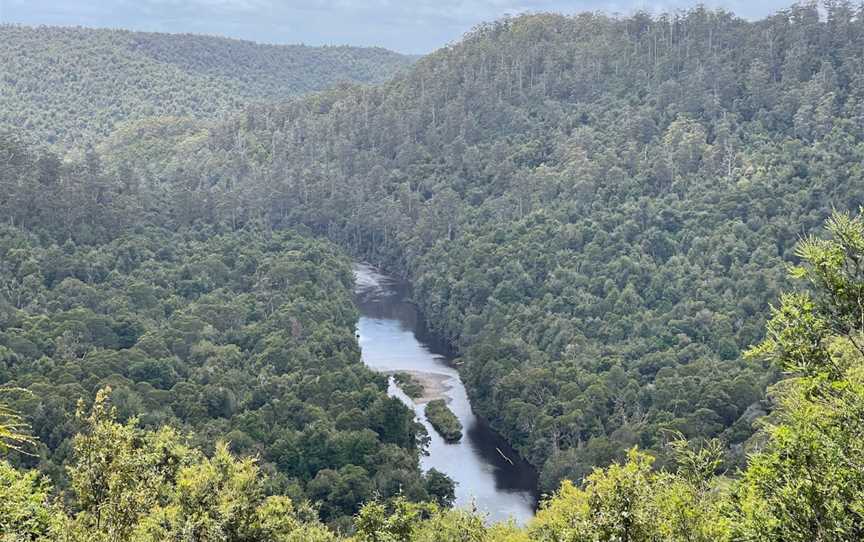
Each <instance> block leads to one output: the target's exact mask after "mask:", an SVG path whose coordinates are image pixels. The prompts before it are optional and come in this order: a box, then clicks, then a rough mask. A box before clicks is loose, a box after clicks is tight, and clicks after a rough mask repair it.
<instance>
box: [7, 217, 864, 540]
mask: <svg viewBox="0 0 864 542" xmlns="http://www.w3.org/2000/svg"><path fill="white" fill-rule="evenodd" d="M829 231H830V232H831V234H832V238H831V239H828V240H817V239H808V240H806V241H804V242H803V243H802V244H801V245H800V247H799V250H798V254H799V255H800V256H801V258H802V259H803V260H804V265H803V266H800V267H796V268H795V269H793V272H792V276H793V277H795V278H796V279H799V280H803V281H806V285H807V286H808V288H807V289H805V290H803V291H801V292H797V293H792V294H787V295H785V296H784V297H783V298H782V302H781V305H780V307H778V308H776V309H774V311H773V316H772V318H771V320H770V322H769V323H768V336H767V338H766V340H765V341H764V342H762V343H761V344H760V345H759V346H757V347H756V348H754V349H752V350H751V351H750V356H751V357H762V358H765V359H769V360H771V361H772V363H774V364H775V365H776V366H777V368H778V369H779V370H781V371H783V372H784V374H786V375H787V376H788V378H787V379H785V380H783V381H781V382H780V383H778V384H777V385H776V386H775V387H774V388H773V390H772V395H773V396H774V397H775V398H776V401H777V408H776V410H775V411H774V412H773V413H772V415H771V419H770V422H769V423H768V424H766V426H765V428H764V430H763V431H762V433H761V434H760V438H761V439H762V440H763V447H762V449H761V450H760V451H759V452H757V453H755V454H753V455H752V456H751V457H750V463H749V465H748V466H747V468H746V470H744V472H743V473H742V476H740V477H736V478H727V477H725V476H718V475H717V473H718V472H719V471H721V469H722V467H723V465H722V464H723V460H722V456H723V453H724V451H723V446H722V444H721V443H720V442H719V441H717V440H710V441H705V442H704V443H703V444H701V445H693V444H690V443H688V442H687V441H685V440H683V439H682V438H680V436H679V437H675V438H673V439H672V440H671V441H670V443H669V445H668V448H669V452H670V456H671V457H672V458H673V459H674V464H675V467H676V468H675V470H674V471H670V470H667V469H663V468H660V469H653V468H652V466H653V463H654V458H653V457H652V456H651V455H649V454H647V453H644V452H640V451H638V450H636V449H635V448H634V449H632V450H630V452H629V453H628V457H627V460H626V461H625V462H622V463H614V464H612V465H611V466H609V467H608V468H605V469H595V470H594V471H593V472H592V474H590V475H589V476H588V477H587V478H586V479H585V481H584V484H582V486H581V487H577V486H576V485H574V484H573V483H572V482H570V481H564V482H563V483H562V484H561V487H560V488H559V489H558V491H556V492H555V494H554V495H553V496H552V497H551V498H550V499H549V500H548V501H546V503H545V504H544V505H543V508H542V510H541V511H540V513H539V514H538V515H537V518H536V519H534V520H533V521H532V522H531V523H530V524H529V525H528V526H527V527H526V528H524V529H521V528H517V527H515V526H513V525H509V524H500V525H493V526H486V525H484V522H483V518H482V517H480V516H478V515H477V514H475V513H472V512H469V511H467V510H456V511H454V510H446V509H444V508H442V507H441V506H439V505H438V504H434V503H412V502H408V501H407V500H406V499H405V498H403V497H401V496H398V497H396V498H394V499H390V500H388V501H380V500H373V501H371V502H369V503H367V504H365V505H364V506H363V507H362V508H361V509H360V511H359V512H358V513H357V515H356V516H355V517H354V529H355V534H354V536H353V538H351V539H350V540H354V541H357V542H360V541H367V542H379V541H400V542H452V541H454V540H472V541H476V542H487V541H488V542H530V541H537V542H560V541H582V540H610V541H611V540H626V541H631V542H654V541H659V540H663V541H665V542H732V541H736V542H744V541H752V542H757V541H758V542H773V541H776V542H781V541H782V542H788V541H793V542H795V541H800V542H804V541H808V542H809V541H814V540H818V541H824V542H835V541H836V542H846V541H854V540H861V538H862V537H864V474H862V473H864V454H862V451H864V450H862V443H864V352H862V351H861V346H860V345H861V344H862V341H864V325H862V322H864V308H862V307H864V301H862V300H864V267H862V266H861V265H860V264H861V262H862V261H864V219H862V217H861V216H858V217H856V218H850V217H849V216H848V215H844V214H835V215H834V217H833V218H832V219H831V221H830V222H829ZM107 397H108V393H107V390H103V391H100V392H99V393H97V395H96V399H95V401H94V402H93V406H92V408H91V409H90V410H89V414H85V409H84V408H83V404H81V405H79V415H78V419H79V420H81V422H82V432H81V433H80V434H79V435H78V436H76V437H75V439H74V440H73V441H72V446H71V448H72V462H71V464H70V467H69V476H70V479H71V484H70V487H71V490H72V494H73V495H74V506H73V507H67V505H66V504H64V503H63V502H61V501H60V500H58V499H56V498H54V497H52V495H51V487H50V485H49V484H48V482H47V481H46V480H44V479H40V478H39V476H38V475H37V474H36V472H35V471H34V472H29V473H23V472H20V471H16V470H14V469H12V468H11V467H10V466H9V464H8V463H6V462H0V481H2V482H3V483H2V484H0V497H2V498H0V527H2V528H3V529H4V532H6V533H15V534H16V535H18V537H17V538H16V537H12V538H11V539H10V538H8V537H7V539H10V540H35V541H48V540H51V541H53V540H68V541H75V540H88V541H90V540H131V541H136V542H137V541H150V540H153V541H155V540H179V539H189V538H184V537H190V536H191V537H192V538H191V539H194V540H224V541H227V542H241V541H246V540H256V541H262V542H269V541H273V542H281V541H288V540H291V541H295V540H296V541H299V540H310V541H316V540H328V541H329V540H333V541H335V540H345V539H344V538H343V537H341V536H339V535H337V534H336V533H333V532H332V531H329V530H328V529H327V528H326V527H325V526H323V525H321V524H320V523H318V521H317V519H316V518H315V513H314V511H312V510H310V509H309V507H308V506H307V505H305V504H301V505H299V506H298V505H295V504H294V502H295V501H292V500H291V499H290V498H287V497H284V496H267V492H266V486H267V480H266V474H265V473H263V472H262V471H261V470H260V469H259V467H258V466H257V465H256V464H255V462H254V461H253V460H250V459H242V460H241V459H237V458H235V457H234V456H232V454H231V453H230V452H229V450H228V448H227V446H225V445H223V444H219V445H217V446H216V448H215V450H214V451H213V453H212V454H211V455H204V454H202V453H201V452H200V451H198V450H196V449H193V448H190V447H189V446H187V445H186V444H185V443H184V441H183V438H182V437H181V435H179V434H178V433H177V432H176V431H175V430H172V429H169V428H161V429H158V430H152V431H148V430H142V429H140V428H139V427H138V424H137V420H135V419H132V420H130V421H129V422H128V423H126V424H120V423H118V422H117V421H116V416H117V413H116V411H115V409H113V408H111V407H110V406H109V405H108V403H107ZM431 474H432V473H430V475H431ZM451 489H452V486H451Z"/></svg>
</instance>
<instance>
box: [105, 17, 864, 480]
mask: <svg viewBox="0 0 864 542" xmlns="http://www.w3.org/2000/svg"><path fill="white" fill-rule="evenodd" d="M826 6H827V7H826V9H827V16H826V17H825V18H824V19H823V18H820V15H819V13H818V11H817V9H816V8H815V7H813V6H796V7H793V8H790V9H789V10H786V11H783V12H780V13H778V14H776V15H774V16H772V17H769V18H767V19H765V20H761V21H757V22H749V21H745V20H743V19H740V18H737V17H735V16H734V15H732V14H730V13H727V12H723V11H708V10H706V9H694V10H691V11H688V12H686V13H681V14H678V15H674V16H671V15H664V16H661V17H657V18H652V17H650V16H648V15H645V14H636V15H634V16H632V17H627V18H613V17H607V16H603V15H597V14H581V15H577V16H573V17H566V16H560V15H552V14H540V15H528V16H523V17H518V18H513V19H509V20H505V21H500V22H497V23H494V24H489V25H486V26H483V27H481V28H479V29H477V30H476V31H475V32H473V33H472V34H470V35H468V36H467V37H466V38H465V39H464V40H463V41H462V42H461V43H459V44H456V45H454V46H452V47H448V48H446V49H443V50H441V51H438V52H436V53H434V54H432V55H429V56H428V57H425V58H423V59H421V60H420V61H419V62H418V63H417V65H416V66H415V67H414V68H413V69H412V70H410V71H409V72H407V73H406V74H403V75H401V76H399V77H397V78H396V79H394V80H393V81H391V82H388V83H384V84H383V85H380V86H377V87H372V88H369V87H356V88H351V87H343V88H340V89H335V90H333V91H329V92H325V93H322V94H318V95H315V96H314V97H310V98H308V99H299V100H293V101H291V102H289V103H286V104H282V105H277V106H264V107H253V108H250V109H249V110H248V111H247V112H246V114H244V115H243V116H241V117H238V118H235V119H234V120H233V121H229V122H227V123H224V124H223V125H221V126H218V127H215V128H211V129H207V128H202V127H200V126H199V127H180V128H178V129H177V130H176V131H175V133H174V134H173V135H172V137H174V138H175V139H174V140H172V141H174V142H175V143H176V144H177V145H179V146H180V147H182V148H183V149H184V152H183V158H178V157H177V156H174V155H172V156H171V158H170V160H167V161H166V160H161V159H160V156H159V155H154V154H152V153H151V154H148V153H147V149H146V148H143V146H139V147H135V146H133V147H132V149H134V152H126V153H122V152H121V153H118V154H116V156H118V157H121V158H120V159H119V160H118V161H116V162H114V163H113V164H111V166H110V167H114V168H115V169H116V168H125V170H127V171H135V172H137V174H138V175H140V176H141V178H147V179H149V181H148V182H149V183H150V184H151V186H154V187H157V188H155V192H154V194H155V195H154V197H156V198H158V199H159V201H161V202H163V203H162V204H163V205H165V206H167V207H169V208H170V207H171V206H172V203H171V202H172V201H174V200H176V201H185V199H186V197H185V196H184V191H185V190H187V189H190V188H189V184H188V183H189V182H190V179H194V182H193V184H194V188H191V190H192V192H193V193H198V194H199V196H198V197H197V198H196V201H198V202H199V203H200V202H202V201H203V202H206V203H203V204H202V205H201V206H197V207H196V209H195V211H194V213H190V212H189V211H182V212H181V211H179V210H178V211H176V212H175V215H176V216H178V217H182V218H183V220H191V221H194V220H201V219H204V218H205V217H218V218H217V219H218V220H223V221H224V220H230V221H231V222H232V223H234V224H248V223H253V222H264V223H267V224H270V225H273V226H280V225H296V224H304V225H306V226H308V227H311V228H313V230H314V231H317V232H319V233H321V234H323V235H327V236H329V237H330V238H331V239H333V240H335V241H337V242H338V243H340V244H341V245H342V246H344V247H345V248H346V249H348V250H349V251H351V252H353V253H354V254H356V255H359V256H361V257H363V258H366V259H368V260H370V261H374V262H378V263H380V264H383V265H384V266H385V267H387V268H388V269H389V270H391V271H393V272H397V273H401V274H403V275H405V276H407V277H408V278H410V279H411V281H412V282H413V284H414V285H415V287H416V292H415V297H416V299H417V302H418V303H419V305H420V307H421V308H422V310H423V312H424V313H425V315H426V317H427V318H428V320H429V322H430V324H431V325H432V326H433V327H434V328H435V329H436V330H437V331H438V332H439V333H440V334H441V335H442V336H443V337H445V338H446V339H447V340H449V341H450V342H451V344H452V345H453V346H454V347H455V348H456V349H458V350H459V351H460V352H461V354H462V361H463V362H464V364H463V375H464V377H465V379H466V381H467V384H468V386H469V390H470V393H471V396H472V399H473V401H474V405H475V408H476V409H477V410H478V412H480V413H481V414H482V415H483V416H485V417H487V418H488V419H489V420H490V421H491V422H492V424H493V425H494V426H495V427H496V428H497V429H498V430H499V431H500V432H501V433H502V434H503V435H504V436H506V437H507V438H508V440H509V441H510V442H511V443H512V444H513V445H514V446H515V447H516V448H517V449H518V450H519V451H520V452H521V453H522V454H523V455H524V456H525V457H526V458H527V459H529V460H530V461H531V462H532V463H534V464H535V465H538V466H540V467H541V468H542V471H543V476H542V478H543V484H544V487H545V488H553V487H555V486H556V485H557V481H558V480H559V479H561V478H572V479H576V480H578V479H580V478H581V477H582V476H584V475H585V474H586V473H588V472H590V470H591V468H592V467H593V466H595V465H601V464H605V463H608V462H609V461H612V460H615V459H622V458H623V454H624V452H625V450H627V449H628V448H630V447H631V446H634V445H638V446H640V447H641V448H644V449H649V450H652V451H653V452H654V453H656V454H658V455H659V456H660V457H661V463H662V461H663V455H664V452H663V449H664V443H665V441H666V439H667V436H666V435H668V434H669V432H670V431H679V432H681V433H683V434H684V435H686V436H687V437H688V438H711V437H722V438H723V439H725V441H726V442H727V444H728V445H729V446H730V454H731V455H730V457H729V459H730V460H731V461H732V464H736V462H741V461H743V459H744V453H743V452H744V448H743V447H742V446H743V444H744V443H745V442H746V441H747V439H748V438H749V436H750V435H751V434H752V431H753V429H752V427H751V423H752V421H753V420H754V419H755V418H756V417H758V416H759V415H760V414H764V412H766V411H767V410H770V408H771V405H770V403H764V402H762V398H763V396H764V391H765V389H766V386H768V385H769V384H770V383H771V382H773V381H774V380H775V379H776V378H777V374H776V373H775V372H774V371H773V370H771V369H769V368H768V367H767V366H763V365H761V364H758V363H753V362H749V361H745V360H743V359H742V357H741V352H742V351H743V350H744V349H745V348H747V347H748V346H749V345H751V344H754V343H755V342H757V341H759V340H760V338H761V337H762V329H763V324H764V321H765V318H766V315H767V314H768V309H769V303H770V302H771V301H772V300H774V299H776V298H777V296H778V295H779V292H780V290H781V289H782V288H783V287H784V286H785V285H786V284H787V282H786V277H785V274H786V265H787V263H788V262H790V261H794V259H795V256H794V254H793V247H794V246H795V243H796V242H797V240H798V238H799V237H800V236H801V235H802V234H806V233H808V232H811V231H814V230H815V229H816V228H818V226H819V225H820V224H821V223H822V221H823V220H824V219H825V218H826V217H827V216H828V215H829V214H830V211H831V209H832V208H836V209H855V208H857V206H858V205H860V204H861V203H862V202H864V188H862V187H864V182H862V178H861V176H862V170H861V168H860V163H861V161H862V160H861V159H862V152H864V145H862V141H864V139H862V137H864V133H862V130H861V124H860V122H858V121H857V120H856V119H860V115H861V114H862V110H861V103H864V102H862V100H861V99H860V97H861V96H862V94H864V79H861V78H860V77H859V75H858V74H860V73H861V70H860V68H861V67H862V64H864V56H862V54H861V50H862V47H861V46H862V45H864V26H862V22H861V21H862V19H861V18H860V17H858V16H857V11H855V10H853V9H852V8H851V7H849V5H848V4H846V3H843V2H839V3H838V2H833V3H828V4H826ZM181 128H182V129H181ZM205 134H206V135H205ZM129 140H130V141H132V142H133V143H134V142H135V141H137V140H138V138H129ZM119 148H120V149H123V148H124V146H123V145H120V147H119ZM125 148H127V149H128V148H129V147H125ZM172 194H174V195H173V196H172Z"/></svg>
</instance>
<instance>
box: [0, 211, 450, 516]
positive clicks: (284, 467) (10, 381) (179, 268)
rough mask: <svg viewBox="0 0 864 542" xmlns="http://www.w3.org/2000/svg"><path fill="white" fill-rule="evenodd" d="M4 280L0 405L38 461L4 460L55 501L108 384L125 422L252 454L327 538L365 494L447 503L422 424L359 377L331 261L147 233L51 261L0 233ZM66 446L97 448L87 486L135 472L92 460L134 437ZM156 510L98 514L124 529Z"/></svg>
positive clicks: (237, 236) (296, 247)
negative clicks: (310, 506)
mask: <svg viewBox="0 0 864 542" xmlns="http://www.w3.org/2000/svg"><path fill="white" fill-rule="evenodd" d="M43 227H46V229H47V228H50V226H49V225H47V224H43ZM0 267H2V268H3V273H2V275H3V279H2V280H3V281H4V287H5V288H6V290H5V291H6V292H8V296H9V298H10V299H12V300H13V306H14V309H15V312H14V316H13V318H12V320H11V321H10V322H9V323H8V324H7V325H5V326H3V327H2V328H0V347H2V348H3V349H4V351H5V352H7V353H6V354H5V356H7V357H8V358H9V359H11V360H14V361H13V362H9V363H6V362H4V363H2V364H0V382H2V383H4V384H7V385H9V386H17V387H20V388H25V389H26V390H29V393H22V394H15V395H10V396H9V398H10V402H11V404H10V406H11V407H12V408H14V409H15V410H17V411H18V412H22V413H26V416H25V417H24V418H25V419H20V418H11V417H8V418H7V420H8V422H6V427H8V428H9V429H10V430H13V429H14V430H16V431H17V432H18V433H20V432H21V429H22V428H23V426H22V425H21V424H23V423H24V422H25V421H26V422H27V423H29V425H30V426H32V431H33V435H34V436H35V437H38V444H34V445H32V446H28V447H23V446H21V445H20V444H21V442H20V441H19V444H18V445H15V444H13V443H12V442H11V441H8V442H10V444H12V445H15V446H16V447H18V448H23V449H24V451H25V452H26V451H28V450H29V451H30V453H32V454H34V455H33V456H26V455H22V454H18V453H16V454H14V455H13V456H12V459H13V461H14V462H15V463H16V464H18V465H21V466H26V467H38V468H39V469H40V470H42V471H43V472H46V473H49V474H50V475H51V476H52V478H53V480H54V482H55V483H56V484H57V485H58V486H59V487H61V488H64V487H66V485H67V483H68V480H67V477H66V476H65V474H64V470H63V467H64V465H65V464H66V463H67V461H68V449H69V447H70V445H73V444H74V442H73V441H72V437H73V436H74V435H75V434H76V433H79V432H81V430H82V420H80V419H76V418H75V417H74V412H75V409H76V404H77V403H78V400H79V399H80V398H83V399H84V401H85V404H88V405H89V404H90V402H92V401H93V400H94V398H95V397H96V393H97V391H98V390H99V389H100V388H103V387H105V386H111V388H112V392H111V400H112V403H113V405H114V407H113V408H114V409H115V410H116V413H117V415H118V417H119V418H120V419H121V420H123V421H126V420H137V422H136V423H138V424H140V425H141V426H144V427H147V428H152V429H158V428H160V427H162V426H165V425H170V426H173V427H178V428H181V429H182V430H183V431H185V432H189V433H191V434H192V435H193V437H192V438H193V444H194V445H196V446H197V447H200V448H202V449H205V450H207V451H212V446H213V444H212V443H213V442H214V441H216V440H227V441H228V445H229V446H230V448H231V450H232V451H233V452H234V453H237V454H240V455H243V456H260V457H261V461H262V465H263V466H264V467H265V468H266V469H267V470H268V471H270V472H273V473H276V475H274V476H273V477H272V479H271V480H270V482H268V483H269V484H271V485H270V486H269V487H268V491H275V492H283V491H284V492H290V493H289V494H290V495H291V496H292V497H295V498H297V499H300V500H304V499H306V498H310V499H314V500H316V501H320V502H321V516H322V518H324V519H325V520H326V521H328V522H340V521H341V522H342V523H345V522H346V521H350V517H351V516H353V515H354V514H355V513H356V512H357V511H358V510H359V507H360V505H361V504H362V503H363V502H366V501H367V500H369V499H371V498H372V496H373V495H380V496H381V497H383V498H389V497H391V496H393V495H395V494H396V493H397V492H400V491H402V492H404V493H405V494H406V495H410V498H412V499H415V500H425V499H430V498H435V499H439V498H440V499H444V501H442V502H445V501H446V491H445V492H444V493H443V496H442V494H441V492H440V489H441V488H440V487H438V488H436V493H434V494H430V493H429V491H428V490H427V487H429V482H428V481H427V478H426V477H425V476H423V475H422V474H421V472H420V469H419V454H420V450H421V447H422V446H423V443H424V439H425V438H426V434H425V430H424V429H423V427H422V425H421V424H419V423H417V422H416V421H415V420H414V413H413V412H412V411H411V410H410V409H408V408H407V407H405V406H404V405H402V404H401V403H400V402H399V401H398V400H397V399H393V398H389V397H387V395H386V384H387V383H386V378H385V377H383V376H381V375H377V374H375V373H373V372H371V371H370V370H368V369H366V368H365V366H364V365H363V364H362V362H361V361H360V356H359V349H358V346H357V343H356V341H355V338H354V325H355V323H356V318H357V313H356V309H355V308H354V307H353V304H352V301H351V295H352V294H351V289H352V287H353V278H352V275H351V268H350V264H349V261H348V260H347V259H346V258H345V257H344V256H342V255H340V254H339V253H338V252H337V251H336V250H335V248H334V247H332V246H331V245H329V244H327V243H325V242H321V241H312V240H309V239H306V238H303V237H301V236H299V235H296V234H291V233H272V232H270V233H268V232H263V231H254V230H250V231H245V232H236V233H231V232H224V233H217V232H212V233H211V234H209V235H207V234H199V233H191V232H190V233H174V232H171V231H169V230H166V229H163V228H151V229H147V228H143V227H142V228H141V229H140V230H139V231H137V232H136V233H129V234H125V235H120V236H119V237H117V238H116V239H113V240H111V239H108V240H105V241H104V242H101V243H99V244H96V245H87V244H76V243H74V242H67V243H64V244H63V245H62V247H61V246H58V245H56V244H54V243H53V242H51V241H50V240H45V241H42V240H40V239H39V238H38V237H37V236H36V235H34V234H29V233H27V232H25V231H22V230H21V229H18V228H12V227H8V226H2V227H0ZM13 422H14V423H13ZM16 428H17V429H16ZM118 431H120V429H118ZM166 431H167V429H166ZM19 438H21V437H19ZM78 438H79V440H80V439H91V441H92V442H91V444H92V446H91V445H82V446H83V448H84V449H92V450H93V453H94V454H96V456H94V457H93V458H91V459H88V461H87V462H86V464H88V465H91V466H92V468H93V469H94V472H97V473H98V472H101V473H105V475H106V476H107V473H110V472H115V471H117V472H124V471H125V470H128V468H132V467H131V466H123V465H121V464H119V463H112V461H114V462H118V461H119V462H122V461H126V459H124V458H122V457H119V456H112V457H102V456H101V455H99V454H100V453H101V452H100V451H99V446H98V445H97V443H98V442H99V441H100V440H101V439H109V440H110V439H114V440H118V439H119V440H122V439H129V438H133V437H132V436H131V434H130V433H128V431H127V432H125V433H123V432H122V431H121V433H120V434H116V435H96V436H92V435H88V434H87V433H86V432H85V433H83V434H82V436H79V437H78ZM153 438H156V437H155V436H154V437H153ZM136 460H139V461H147V460H148V459H147V458H145V457H142V456H139V455H134V456H133V457H131V458H129V461H133V462H134V461H136ZM106 461H107V463H106ZM94 476H95V474H94ZM328 476H329V478H328ZM122 479H123V480H127V481H128V483H129V484H132V485H139V484H141V485H142V487H143V486H146V484H147V483H148V481H150V482H153V483H158V481H157V480H155V479H154V478H153V477H152V476H147V477H145V478H144V479H142V480H135V479H130V478H128V476H126V475H125V474H124V475H123V477H122ZM113 483H114V482H113V481H111V480H103V481H100V482H98V484H97V482H96V481H88V482H87V483H86V485H87V486H88V487H91V486H94V484H95V485H98V486H100V487H102V486H111V485H112V484H113ZM331 484H332V487H330V485H331ZM337 488H338V489H337ZM77 490H78V491H79V493H80V494H81V495H84V494H85V493H86V492H85V491H84V488H83V487H82V488H77ZM117 491H118V492H119V493H118V495H124V497H123V499H126V498H127V497H126V495H128V494H129V492H128V491H127V490H126V488H120V489H118V490H117ZM82 498H83V497H82ZM86 498H90V497H86ZM94 498H95V497H94ZM99 498H102V497H99ZM153 498H154V497H153V495H152V494H151V493H145V494H144V495H143V496H141V500H140V501H135V502H134V503H133V502H126V501H112V500H109V501H107V502H108V503H110V506H113V507H116V508H118V509H123V510H126V511H128V512H129V513H130V514H136V513H138V512H136V511H135V510H136V509H137V508H142V509H149V507H151V506H152V504H153V503H152V499H153ZM117 499H120V497H119V496H118V497H117ZM104 506H108V504H105V505H104ZM136 507H137V508H136ZM113 517H115V518H119V512H118V513H114V514H113ZM94 521H96V522H98V518H96V519H94ZM127 527H128V522H127ZM122 529H123V528H121V527H118V530H120V531H121V532H125V531H123V530H122Z"/></svg>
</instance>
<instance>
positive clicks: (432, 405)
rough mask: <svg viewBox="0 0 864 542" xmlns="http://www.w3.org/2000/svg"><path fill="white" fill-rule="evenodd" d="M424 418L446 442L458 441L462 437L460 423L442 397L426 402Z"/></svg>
mask: <svg viewBox="0 0 864 542" xmlns="http://www.w3.org/2000/svg"><path fill="white" fill-rule="evenodd" d="M426 419H427V420H429V423H431V424H432V427H434V428H435V430H436V431H438V433H439V434H440V435H441V436H442V437H444V440H446V441H447V442H459V441H460V440H461V439H462V424H461V423H460V422H459V418H457V417H456V415H455V414H453V411H452V410H450V408H449V407H448V406H447V402H446V401H445V400H444V399H435V400H434V401H429V402H428V403H427V404H426Z"/></svg>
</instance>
